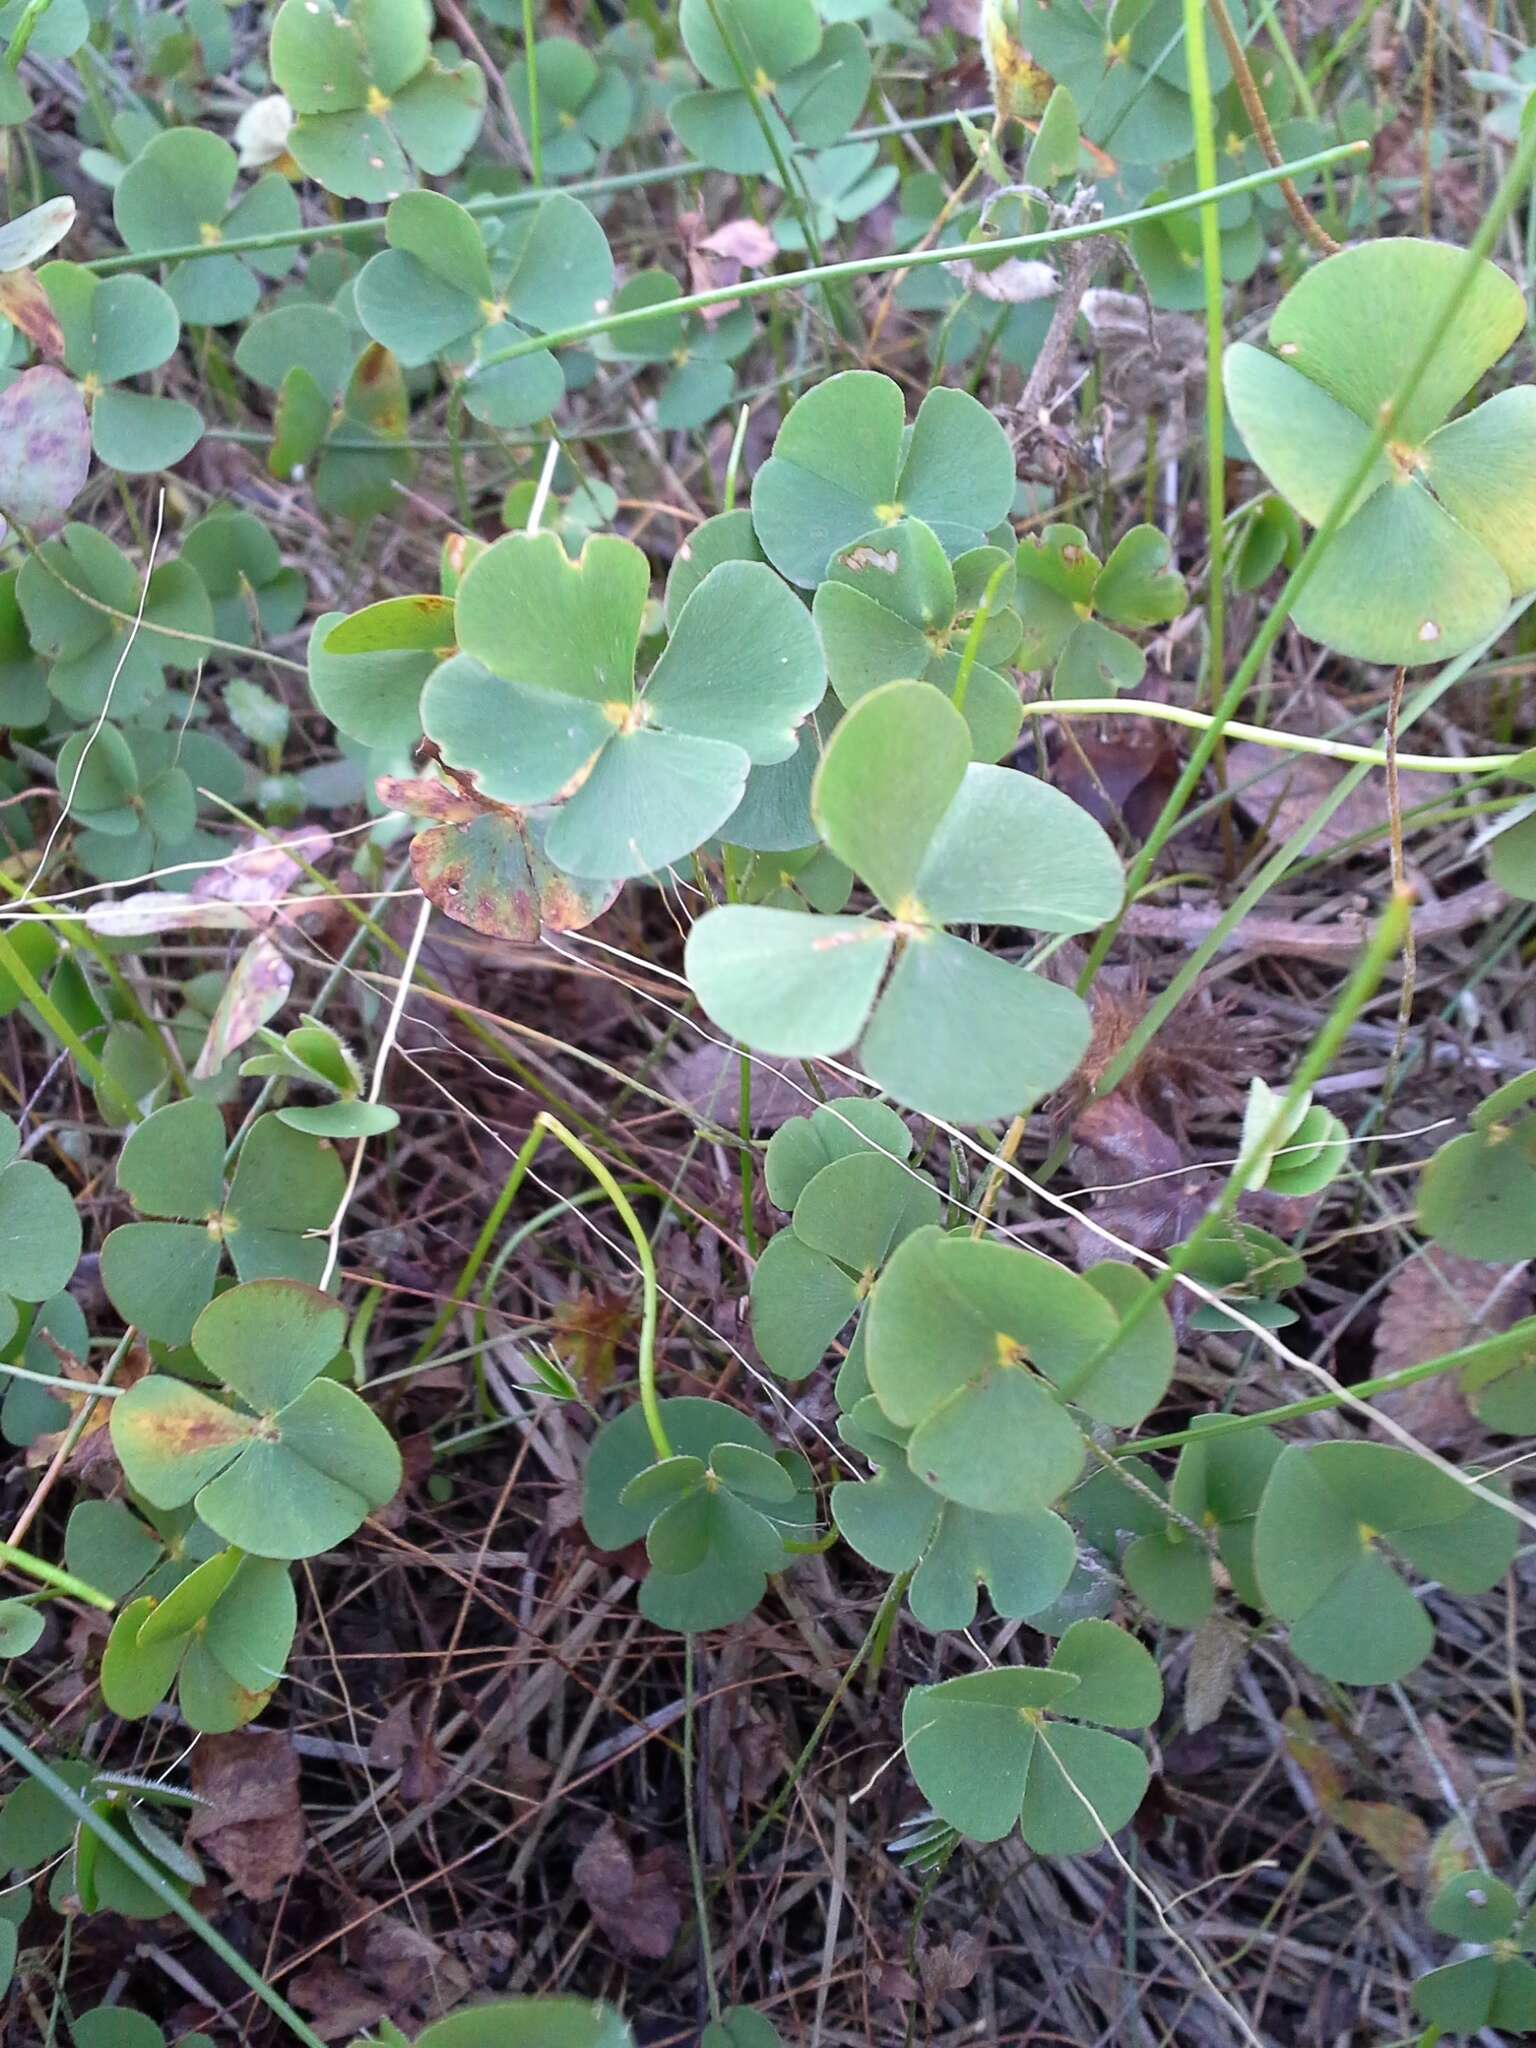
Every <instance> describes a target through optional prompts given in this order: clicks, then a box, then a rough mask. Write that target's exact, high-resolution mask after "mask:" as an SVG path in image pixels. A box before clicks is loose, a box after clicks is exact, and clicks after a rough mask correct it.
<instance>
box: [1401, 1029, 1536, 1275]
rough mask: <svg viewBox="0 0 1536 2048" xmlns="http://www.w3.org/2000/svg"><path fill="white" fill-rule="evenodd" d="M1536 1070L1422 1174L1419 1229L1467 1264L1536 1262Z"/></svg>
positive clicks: (1488, 1107)
mask: <svg viewBox="0 0 1536 2048" xmlns="http://www.w3.org/2000/svg"><path fill="white" fill-rule="evenodd" d="M1533 1103H1536V1068H1533V1069H1532V1070H1531V1072H1530V1073H1528V1074H1518V1075H1516V1077H1515V1079H1514V1080H1513V1081H1506V1082H1505V1084H1504V1086H1503V1087H1502V1088H1496V1089H1495V1090H1494V1092H1493V1094H1492V1095H1490V1096H1489V1097H1488V1099H1487V1100H1486V1101H1485V1102H1481V1103H1479V1104H1478V1106H1477V1108H1476V1109H1475V1110H1474V1111H1473V1112H1472V1116H1471V1119H1470V1121H1471V1125H1472V1128H1471V1130H1470V1131H1468V1132H1467V1133H1466V1134H1465V1135H1464V1136H1463V1137H1460V1138H1452V1139H1451V1141H1450V1143H1449V1144H1446V1145H1442V1146H1441V1147H1440V1149H1439V1151H1438V1152H1436V1154H1435V1155H1434V1157H1433V1158H1432V1159H1431V1160H1430V1162H1429V1164H1428V1165H1427V1166H1426V1167H1425V1169H1424V1177H1423V1180H1422V1181H1421V1183H1420V1186H1419V1222H1420V1224H1421V1225H1422V1227H1423V1229H1424V1230H1425V1231H1426V1232H1427V1233H1428V1235H1429V1236H1430V1237H1432V1238H1433V1239H1434V1241H1435V1243H1436V1244H1440V1245H1444V1247H1445V1249H1446V1250H1447V1251H1449V1252H1459V1253H1460V1254H1461V1255H1462V1257H1464V1258H1469V1259H1495V1260H1498V1261H1500V1262H1505V1261H1507V1262H1509V1263H1511V1264H1512V1263H1513V1262H1514V1261H1515V1260H1516V1259H1529V1258H1533V1257H1536V1109H1533V1108H1532V1104H1533Z"/></svg>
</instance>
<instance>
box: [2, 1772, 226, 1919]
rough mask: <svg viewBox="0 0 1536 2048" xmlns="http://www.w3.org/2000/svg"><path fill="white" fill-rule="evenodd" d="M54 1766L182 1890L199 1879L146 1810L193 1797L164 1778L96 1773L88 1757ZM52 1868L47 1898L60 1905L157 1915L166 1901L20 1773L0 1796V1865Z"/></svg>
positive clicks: (179, 1806) (187, 1802) (192, 1863)
mask: <svg viewBox="0 0 1536 2048" xmlns="http://www.w3.org/2000/svg"><path fill="white" fill-rule="evenodd" d="M53 1770H54V1773H55V1775H56V1776H57V1777H59V1778H61V1779H62V1780H63V1782H64V1784H65V1785H66V1786H67V1787H68V1788H69V1790H70V1791H72V1792H77V1793H78V1794H79V1795H80V1797H81V1798H82V1799H84V1800H85V1802H86V1804H87V1805H88V1806H89V1807H90V1808H91V1810H92V1811H93V1812H94V1813H95V1814H96V1816H97V1818H98V1819H100V1820H103V1821H105V1822H106V1823H107V1825H108V1827H109V1828H110V1829H111V1830H112V1832H113V1834H114V1835H120V1836H121V1837H122V1838H123V1839H124V1840H125V1841H126V1842H127V1843H129V1844H130V1846H131V1847H133V1848H135V1849H137V1850H138V1851H139V1853H140V1854H141V1855H144V1856H147V1857H148V1858H149V1860H150V1862H151V1863H152V1864H154V1865H155V1867H156V1868H157V1869H158V1870H159V1872H160V1874H161V1876H162V1877H164V1878H165V1879H166V1880H167V1881H168V1882H169V1883H170V1884H171V1885H172V1886H173V1887H174V1888H175V1889H176V1890H177V1891H179V1892H181V1893H182V1895H183V1896H185V1895H186V1894H187V1893H188V1892H189V1891H190V1890H191V1889H192V1887H193V1885H195V1884H201V1883H202V1882H203V1871H202V1867H201V1865H200V1864H199V1863H198V1862H197V1859H196V1858H195V1857H194V1856H191V1855H189V1854H188V1852H187V1850H186V1848H185V1847H184V1846H183V1845H182V1843H181V1842H179V1841H177V1840H175V1839H174V1838H173V1837H172V1836H171V1835H170V1834H169V1833H168V1832H167V1830H166V1829H165V1828H164V1827H163V1826H162V1825H161V1824H160V1823H159V1821H157V1820H152V1819H151V1818H150V1815H151V1813H152V1812H155V1811H160V1812H163V1811H164V1810H165V1809H166V1808H170V1809H172V1810H179V1811H183V1812H184V1811H185V1810H186V1809H187V1808H188V1807H190V1806H192V1805H193V1804H195V1802H194V1801H193V1800H192V1799H191V1798H190V1797H189V1796H188V1795H187V1794H186V1793H182V1792H178V1791H177V1790H176V1789H175V1787H174V1786H171V1785H151V1784H146V1783H145V1782H144V1781H143V1780H141V1779H131V1780H125V1779H122V1778H119V1777H117V1776H115V1775H113V1774H111V1773H108V1772H99V1771H97V1770H95V1769H93V1768H92V1766H91V1765H90V1764H86V1763H77V1762H76V1761H75V1760H74V1759H73V1758H69V1757H65V1758H61V1759H60V1761H59V1762H58V1763H56V1764H55V1765H54V1766H53ZM45 1868H46V1869H51V1870H52V1872H53V1878H52V1883H51V1885H50V1887H49V1900H50V1903H51V1904H52V1905H53V1906H54V1907H55V1908H56V1909H58V1910H62V1909H63V1908H64V1906H65V1905H66V1902H68V1901H70V1900H74V1901H76V1902H77V1903H78V1906H80V1907H83V1908H84V1910H85V1911H86V1912H97V1911H108V1912H113V1913H121V1914H123V1915H124V1916H125V1917H126V1918H128V1919H130V1920H158V1919H159V1918H160V1916H161V1915H162V1914H163V1913H164V1912H165V1901H164V1899H163V1898H162V1897H161V1896H160V1894H159V1893H158V1892H156V1891H153V1890H151V1888H150V1887H149V1886H148V1885H147V1884H145V1882H144V1880H143V1879H142V1878H141V1877H139V1876H138V1875H137V1873H136V1872H134V1871H132V1870H130V1869H129V1868H128V1866H127V1864H126V1863H124V1862H123V1860H122V1859H121V1857H119V1856H115V1855H114V1854H113V1853H112V1849H111V1846H110V1844H108V1843H104V1842H102V1841H101V1840H100V1839H99V1837H98V1836H97V1835H95V1834H94V1833H92V1832H91V1831H90V1830H89V1829H86V1828H82V1827H81V1825H80V1823H79V1822H78V1821H77V1820H76V1818H75V1815H74V1813H73V1811H72V1810H71V1809H70V1808H69V1807H67V1806H65V1805H64V1803H63V1801H62V1800H59V1799H55V1798H54V1796H53V1794H52V1792H50V1791H49V1790H48V1788H47V1787H46V1786H45V1785H40V1784H38V1783H37V1782H36V1781H35V1780H33V1779H25V1780H24V1781H23V1782H22V1783H21V1784H19V1785H18V1786H17V1787H16V1789H15V1790H14V1791H13V1792H11V1793H10V1794H8V1796H7V1797H6V1798H5V1800H4V1801H3V1802H0V1870H3V1871H27V1872H30V1871H34V1870H42V1869H45Z"/></svg>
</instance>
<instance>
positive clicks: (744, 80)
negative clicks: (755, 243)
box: [704, 0, 821, 263]
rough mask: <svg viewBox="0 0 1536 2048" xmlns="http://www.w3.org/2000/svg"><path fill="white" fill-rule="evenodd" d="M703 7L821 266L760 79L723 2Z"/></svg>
mask: <svg viewBox="0 0 1536 2048" xmlns="http://www.w3.org/2000/svg"><path fill="white" fill-rule="evenodd" d="M704 4H705V6H706V7H707V8H708V9H709V18H710V20H711V21H712V22H713V23H714V25H715V34H716V35H717V36H718V37H719V38H720V40H721V42H722V43H723V44H724V45H725V50H726V55H727V56H728V57H729V58H730V60H731V69H732V70H733V71H734V72H735V74H736V83H737V85H738V86H740V88H741V90H742V93H743V94H744V95H745V98H746V101H747V104H748V106H749V107H750V108H751V109H752V118H753V120H754V121H756V123H757V132H758V134H759V135H761V136H762V138H763V145H764V147H765V148H766V149H767V151H768V154H769V156H770V157H772V159H773V170H774V176H775V178H776V179H777V180H778V184H779V189H780V190H781V191H782V192H783V194H784V197H785V198H786V199H787V200H788V201H789V206H790V211H791V212H792V213H793V214H794V216H795V220H796V222H797V223H798V224H799V228H800V232H801V234H802V235H803V236H804V237H805V246H806V248H807V249H809V250H810V252H811V257H812V260H813V261H814V262H817V263H819V262H820V261H821V241H820V238H819V237H818V235H817V233H816V223H815V221H814V220H813V219H812V218H811V214H810V210H809V209H808V207H807V206H806V203H805V196H804V193H803V191H802V188H801V186H800V184H799V182H798V181H797V179H796V178H795V176H794V173H793V172H792V171H791V170H790V168H789V165H788V163H787V161H786V160H785V155H784V150H783V148H782V146H781V144H780V142H779V138H778V136H777V135H776V134H775V133H774V130H773V123H772V121H770V120H769V118H768V110H767V108H766V107H765V106H764V105H763V93H762V90H761V89H760V88H759V85H758V81H757V79H755V78H754V77H753V75H752V73H751V72H750V71H749V70H748V69H747V64H746V59H745V58H744V57H743V56H742V54H741V50H740V47H739V46H738V44H737V41H736V38H735V36H734V35H732V33H731V25H730V23H729V22H728V21H727V20H726V19H725V18H724V16H723V15H722V14H721V12H720V0H704Z"/></svg>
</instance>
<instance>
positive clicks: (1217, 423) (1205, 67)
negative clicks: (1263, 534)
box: [1184, 0, 1295, 704]
mask: <svg viewBox="0 0 1536 2048" xmlns="http://www.w3.org/2000/svg"><path fill="white" fill-rule="evenodd" d="M1215 4H1218V5H1219V0H1215ZM1184 45H1185V58H1186V62H1187V64H1188V66H1189V106H1190V113H1191V116H1192V118H1193V120H1194V124H1195V177H1196V179H1197V181H1198V182H1199V183H1200V184H1201V185H1203V186H1205V187H1206V188H1207V189H1209V188H1210V187H1211V186H1213V185H1214V184H1215V183H1216V130H1215V124H1214V121H1213V117H1212V110H1211V72H1210V65H1209V63H1208V62H1207V59H1206V51H1205V0H1184ZM1287 182H1289V180H1287ZM1294 189H1295V188H1294V186H1293V187H1292V190H1294ZM1200 269H1201V273H1202V278H1203V281H1204V285H1205V512H1206V531H1207V532H1208V533H1209V534H1210V537H1211V538H1210V546H1211V557H1210V567H1209V569H1208V571H1207V575H1206V586H1205V630H1206V649H1205V672H1206V677H1207V680H1208V682H1209V684H1210V693H1211V702H1212V703H1213V704H1214V703H1215V702H1216V701H1217V699H1218V697H1219V696H1220V695H1221V686H1222V679H1223V676H1224V673H1225V670H1226V581H1225V572H1226V553H1225V550H1226V499H1227V483H1226V477H1227V456H1226V445H1225V441H1226V399H1225V397H1224V395H1223V393H1222V388H1221V358H1222V350H1223V344H1224V341H1225V334H1224V331H1223V326H1222V291H1221V221H1220V217H1219V214H1218V211H1217V208H1216V207H1215V205H1214V204H1213V205H1209V206H1203V207H1201V209H1200Z"/></svg>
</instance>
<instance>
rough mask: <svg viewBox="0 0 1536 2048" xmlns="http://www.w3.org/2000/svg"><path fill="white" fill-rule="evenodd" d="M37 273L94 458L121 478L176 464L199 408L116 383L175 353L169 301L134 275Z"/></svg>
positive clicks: (197, 428)
mask: <svg viewBox="0 0 1536 2048" xmlns="http://www.w3.org/2000/svg"><path fill="white" fill-rule="evenodd" d="M37 275H38V281H39V283H40V284H41V285H42V287H43V289H44V290H45V291H46V292H47V294H48V303H49V304H50V305H51V306H52V308H53V312H54V317H55V319H56V320H57V321H58V323H59V328H60V331H61V333H62V334H63V337H64V367H65V369H66V370H68V371H69V373H70V375H71V376H73V377H78V378H79V379H80V388H81V391H82V392H83V393H84V396H85V401H86V405H87V407H88V409H89V411H90V415H91V445H92V447H93V448H94V449H95V451H96V455H97V458H98V460H99V461H101V462H104V463H106V465H107V466H108V468H109V469H119V470H121V471H122V472H123V473H124V475H125V476H143V475H146V474H147V473H148V472H149V471H151V470H156V469H169V467H170V466H171V464H172V463H173V462H180V460H181V458H182V457H183V456H184V455H185V454H187V453H188V452H189V450H190V449H191V448H192V447H193V446H194V445H195V443H196V442H197V440H198V438H199V437H200V435H201V434H202V431H203V416H202V414H201V413H200V412H199V411H198V410H197V408H196V406H193V405H188V404H187V402H186V400H185V399H182V398H162V397H158V396H156V395H154V394H153V393H150V392H146V391H123V390H120V389H119V388H118V387H119V386H120V385H122V384H123V383H124V382H126V381H127V380H129V379H131V378H136V377H142V376H144V375H146V374H147V373H148V372H149V371H151V370H158V369H159V367H160V365H161V364H162V363H165V362H168V361H169V360H170V358H171V357H172V356H173V355H174V354H175V353H176V344H177V342H178V341H180V339H181V320H180V318H179V317H178V315H177V312H176V308H175V305H174V304H173V303H172V301H171V300H170V298H169V297H168V296H167V295H166V293H164V292H163V291H162V290H161V289H160V287H159V285H157V284H153V283H151V281H150V280H149V279H148V278H147V277H135V276H134V275H133V274H132V273H131V272H127V273H125V274H124V275H122V276H120V277H97V276H96V275H95V273H94V272H93V271H89V270H84V269H82V268H81V266H80V265H79V264H78V263H64V262H58V263H45V264H44V265H43V267H42V269H41V270H40V271H39V272H38V274H37ZM104 544H106V543H105V542H104ZM135 580H137V579H135Z"/></svg>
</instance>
